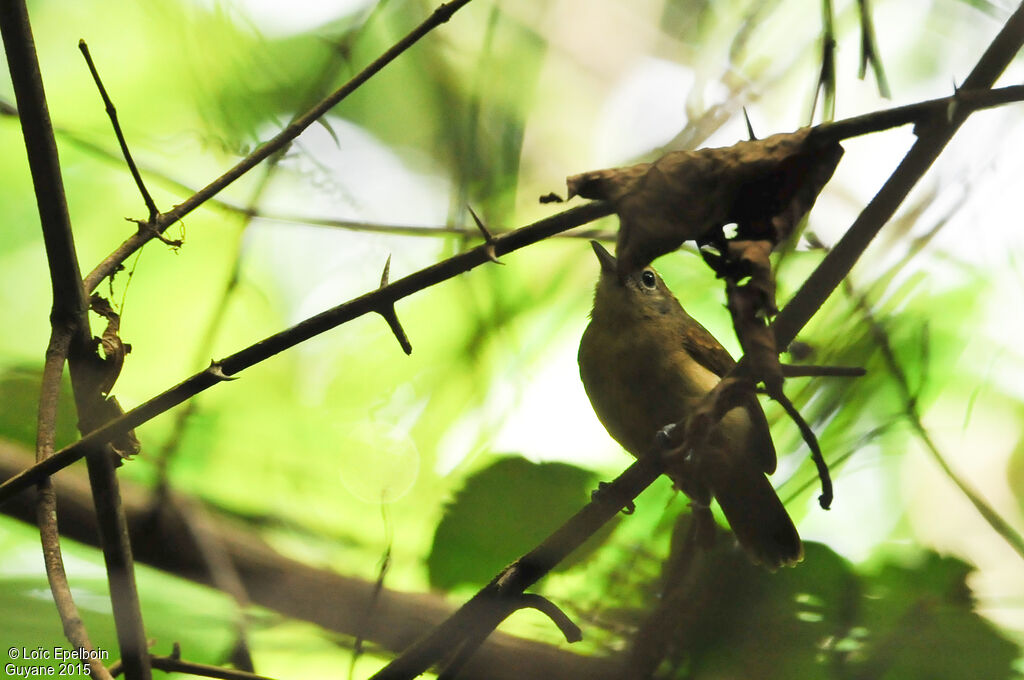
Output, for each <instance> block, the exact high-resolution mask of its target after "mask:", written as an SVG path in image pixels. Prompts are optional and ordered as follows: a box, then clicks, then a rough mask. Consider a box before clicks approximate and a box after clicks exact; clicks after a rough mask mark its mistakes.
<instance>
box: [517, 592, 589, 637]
mask: <svg viewBox="0 0 1024 680" xmlns="http://www.w3.org/2000/svg"><path fill="white" fill-rule="evenodd" d="M518 604H519V608H520V609H524V608H527V607H528V608H530V609H536V610H537V611H539V612H540V613H542V614H544V615H545V616H547V617H548V618H549V619H551V622H552V623H553V624H555V625H556V626H558V630H560V631H562V635H564V636H565V641H566V642H569V643H573V642H579V641H580V640H582V639H583V631H582V630H580V627H579V626H577V625H576V624H575V623H573V622H572V619H570V618H569V616H568V615H567V614H566V613H565V612H563V611H562V610H561V609H559V608H558V605H556V604H555V603H554V602H552V601H551V600H549V599H547V598H546V597H542V596H540V595H537V594H536V593H523V594H522V595H520V596H519V603H518Z"/></svg>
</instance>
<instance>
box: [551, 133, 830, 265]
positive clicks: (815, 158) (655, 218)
mask: <svg viewBox="0 0 1024 680" xmlns="http://www.w3.org/2000/svg"><path fill="white" fill-rule="evenodd" d="M810 131H811V129H810V128H802V129H800V130H797V131H796V132H790V133H780V134H776V135H772V136H771V137H766V138H765V139H759V140H751V141H744V142H739V143H737V144H734V145H732V146H729V147H722V148H714V149H700V150H698V151H673V152H671V153H668V154H665V155H664V156H662V157H661V158H660V159H658V160H657V161H655V162H654V163H642V164H640V165H633V166H630V167H626V168H615V169H610V170H596V171H593V172H586V173H583V174H580V175H574V176H572V177H569V178H568V180H567V182H566V183H567V185H568V188H569V197H572V196H575V195H579V196H583V197H584V198H593V199H602V200H608V201H611V202H612V203H613V204H614V205H615V210H616V212H617V213H618V215H619V220H620V228H619V238H618V244H617V252H616V255H617V257H618V261H619V268H620V270H621V271H631V270H633V269H635V268H637V267H641V266H644V265H646V264H648V263H649V262H651V261H652V260H653V259H655V258H656V257H658V256H660V255H663V254H665V253H668V252H671V251H673V250H675V249H676V248H678V247H679V246H680V245H682V243H683V241H686V240H688V239H693V240H695V241H696V242H697V243H698V244H704V243H715V244H721V243H723V242H724V238H723V235H722V227H723V226H725V225H727V224H731V223H735V224H736V225H737V234H736V237H737V238H739V239H743V240H765V241H769V242H770V243H772V244H773V245H774V244H777V243H779V242H780V241H781V240H783V239H784V238H786V236H788V235H789V234H790V232H792V230H793V228H794V226H795V225H796V224H797V222H799V220H800V219H801V218H802V217H803V216H804V215H805V214H806V213H807V211H808V210H810V208H811V206H812V205H813V204H814V201H815V199H816V198H817V196H818V193H819V192H820V191H821V189H822V187H824V185H825V183H826V182H828V180H829V178H831V177H832V173H833V172H834V171H835V168H836V165H838V163H839V159H840V157H841V156H842V154H843V149H842V147H841V146H840V145H839V144H838V143H836V142H827V143H819V142H815V141H811V140H809V133H810Z"/></svg>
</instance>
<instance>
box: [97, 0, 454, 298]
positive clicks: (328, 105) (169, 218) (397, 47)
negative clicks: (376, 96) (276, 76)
mask: <svg viewBox="0 0 1024 680" xmlns="http://www.w3.org/2000/svg"><path fill="white" fill-rule="evenodd" d="M469 2H470V0H452V2H448V3H443V4H441V5H440V6H439V7H438V8H437V9H435V10H434V12H433V13H432V14H431V15H430V16H429V17H427V19H425V20H424V21H423V22H422V23H420V25H419V26H417V27H416V28H414V29H413V30H412V31H410V32H409V33H408V34H407V35H406V36H405V37H404V38H402V39H401V40H399V41H398V42H397V43H395V44H394V45H393V46H392V47H391V48H390V49H388V50H387V51H386V52H384V54H382V55H380V56H379V57H377V59H376V60H374V61H373V63H371V64H370V65H369V66H367V67H366V68H364V69H363V70H362V71H360V72H359V73H357V74H356V75H355V76H354V77H353V78H352V79H351V80H349V81H348V82H347V83H345V84H344V85H342V86H341V87H340V88H338V89H337V90H335V91H334V92H333V93H332V94H330V95H329V96H327V97H326V98H324V99H323V100H321V101H320V102H319V103H318V104H317V105H316V106H314V107H313V108H312V109H310V110H309V111H308V112H307V113H305V114H304V115H302V116H300V117H299V118H297V119H296V120H295V121H294V122H293V123H291V124H290V125H288V126H287V127H286V128H284V129H283V130H281V131H280V132H279V133H277V134H276V135H274V137H273V138H272V139H270V141H268V142H266V143H264V144H262V145H261V146H260V147H259V148H257V149H256V150H255V151H253V152H252V153H251V154H249V155H248V156H246V157H245V158H243V159H242V160H240V161H239V162H238V163H236V164H235V166H234V167H233V168H231V169H230V170H228V171H227V172H225V173H224V174H223V175H221V176H220V177H218V178H217V179H215V180H213V181H212V182H210V183H209V184H208V185H206V186H205V187H203V188H202V189H200V190H199V191H197V192H196V193H194V194H193V195H192V196H190V197H188V198H187V199H185V200H184V201H183V202H182V203H179V204H178V205H176V206H174V208H172V209H171V210H168V211H167V212H165V213H161V214H160V215H159V216H158V217H157V219H156V220H155V222H154V223H152V224H150V225H148V226H149V227H150V228H146V229H139V231H138V232H137V233H136V234H135V235H133V236H131V237H130V238H129V239H128V240H126V241H125V242H124V243H122V244H121V245H120V246H119V247H118V248H117V250H115V251H114V252H113V253H111V254H110V255H108V256H107V257H106V258H105V259H104V260H103V261H102V262H101V263H100V264H99V265H97V267H96V268H95V269H93V270H92V271H91V272H90V273H89V275H88V276H86V277H85V288H86V290H88V291H92V290H94V289H95V288H96V286H98V285H99V283H100V281H102V280H103V279H105V278H106V277H107V276H110V275H111V274H113V273H114V272H115V271H117V269H118V267H120V266H121V265H122V264H123V263H124V261H125V260H127V259H128V257H130V256H131V255H132V253H134V252H135V251H136V250H138V249H139V248H141V247H142V246H143V245H145V244H146V243H147V242H148V241H149V240H150V239H152V238H154V236H155V235H156V234H159V233H163V232H164V231H165V230H166V229H167V228H168V227H170V226H171V225H172V224H174V223H175V222H177V221H178V220H180V219H181V218H183V217H185V216H186V215H188V214H189V213H191V212H192V211H193V210H195V209H196V208H198V207H199V206H201V205H202V204H203V203H205V202H206V201H208V200H210V199H211V198H213V197H214V196H215V195H217V193H219V192H220V191H221V190H222V189H224V188H225V187H227V186H228V185H229V184H231V183H232V182H234V181H235V180H237V179H238V178H239V177H241V176H242V175H244V174H245V173H247V172H249V171H250V170H252V169H253V168H254V167H256V166H257V165H258V164H259V163H261V162H262V161H264V160H266V159H267V158H269V157H270V156H271V155H273V154H274V153H276V152H277V151H280V150H281V149H283V148H284V147H285V146H287V145H288V144H289V143H291V142H292V141H293V140H294V139H295V138H296V137H298V136H299V135H300V134H302V132H303V130H305V129H306V128H308V127H309V126H310V125H312V124H313V123H315V122H316V121H317V120H318V119H319V118H320V117H321V116H323V115H324V114H325V113H327V112H328V111H330V110H331V109H332V108H334V107H335V106H336V105H337V104H338V103H339V102H341V101H342V100H343V99H345V98H346V97H348V96H349V95H350V94H352V93H353V92H355V91H356V89H358V88H359V87H360V86H361V85H362V84H363V83H365V82H366V81H367V80H369V79H370V78H371V77H373V76H374V75H376V74H377V73H378V72H379V71H380V70H381V69H383V68H384V67H385V66H387V65H388V64H389V63H391V62H392V61H394V59H395V58H396V57H398V56H399V55H400V54H402V53H403V52H405V51H406V50H407V49H409V48H410V47H412V46H413V45H414V44H416V42H417V41H418V40H419V39H420V38H422V37H423V36H425V35H426V34H427V33H429V32H430V31H432V30H433V29H435V28H436V27H438V26H440V25H441V24H443V23H445V22H447V21H448V20H449V19H450V18H451V16H452V15H453V14H455V12H457V11H458V10H460V9H462V8H463V7H464V6H466V5H467V4H469Z"/></svg>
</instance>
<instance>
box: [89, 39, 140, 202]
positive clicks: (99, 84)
mask: <svg viewBox="0 0 1024 680" xmlns="http://www.w3.org/2000/svg"><path fill="white" fill-rule="evenodd" d="M78 49H79V50H81V51H82V56H83V57H85V63H86V64H87V65H88V66H89V73H91V74H92V79H93V81H95V83H96V89H98V90H99V91H100V97H102V98H103V106H104V108H105V109H106V111H107V116H109V117H110V124H111V125H113V126H114V135H115V136H116V137H117V143H118V145H119V146H120V147H121V154H122V155H123V156H124V162H125V163H127V164H128V170H130V171H131V173H132V179H134V180H135V186H137V187H138V188H139V193H140V194H142V200H143V202H144V203H145V204H146V209H147V210H149V221H150V222H152V221H153V220H155V219H156V216H157V215H158V214H159V213H160V211H159V210H157V207H156V203H154V202H153V197H152V196H150V195H149V191H148V190H147V189H146V184H145V182H143V181H142V175H140V174H139V169H138V167H136V165H135V161H134V159H132V152H131V151H129V150H128V142H127V141H125V138H124V132H122V131H121V124H120V123H118V122H117V109H115V108H114V102H112V101H111V100H110V96H109V95H107V88H105V87H103V81H102V80H100V74H99V71H97V70H96V64H94V63H93V61H92V55H91V54H89V46H88V45H86V44H85V40H79V41H78Z"/></svg>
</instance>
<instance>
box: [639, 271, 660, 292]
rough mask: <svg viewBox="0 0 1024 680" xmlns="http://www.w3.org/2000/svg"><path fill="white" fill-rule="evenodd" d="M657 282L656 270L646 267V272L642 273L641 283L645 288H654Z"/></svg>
mask: <svg viewBox="0 0 1024 680" xmlns="http://www.w3.org/2000/svg"><path fill="white" fill-rule="evenodd" d="M656 282H657V279H656V278H655V277H654V272H653V271H651V270H650V269H645V270H644V273H643V274H641V275H640V283H642V284H644V288H654V284H655V283H656Z"/></svg>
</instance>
